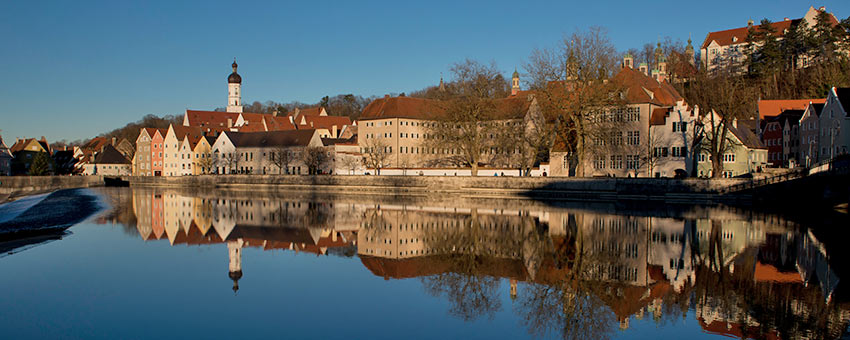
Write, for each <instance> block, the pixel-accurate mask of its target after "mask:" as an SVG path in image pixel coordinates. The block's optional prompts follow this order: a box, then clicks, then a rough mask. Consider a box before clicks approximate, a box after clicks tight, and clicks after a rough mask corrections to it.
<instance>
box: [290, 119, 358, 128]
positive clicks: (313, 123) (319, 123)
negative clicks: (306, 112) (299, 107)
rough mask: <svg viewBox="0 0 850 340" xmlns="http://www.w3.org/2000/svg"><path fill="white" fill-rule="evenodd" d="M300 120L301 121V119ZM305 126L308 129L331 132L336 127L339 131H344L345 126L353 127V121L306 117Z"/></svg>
mask: <svg viewBox="0 0 850 340" xmlns="http://www.w3.org/2000/svg"><path fill="white" fill-rule="evenodd" d="M299 120H300V119H299ZM298 123H299V127H301V126H304V127H306V128H308V129H328V130H331V129H332V128H333V126H334V125H336V128H337V130H342V127H343V126H345V125H351V119H350V118H348V117H340V116H304V123H305V124H304V125H300V123H301V122H300V121H299V122H298Z"/></svg>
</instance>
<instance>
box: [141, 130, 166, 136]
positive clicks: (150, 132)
mask: <svg viewBox="0 0 850 340" xmlns="http://www.w3.org/2000/svg"><path fill="white" fill-rule="evenodd" d="M143 129H145V131H147V132H148V135H149V136H151V138H153V136H154V135H155V134H156V132H157V131H159V135H160V136H162V137H165V134H166V133H168V129H155V128H143Z"/></svg>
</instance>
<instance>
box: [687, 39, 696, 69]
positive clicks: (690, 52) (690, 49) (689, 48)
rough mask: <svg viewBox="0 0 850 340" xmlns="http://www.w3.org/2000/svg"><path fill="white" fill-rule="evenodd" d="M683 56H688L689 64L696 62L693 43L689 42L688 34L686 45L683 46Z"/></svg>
mask: <svg viewBox="0 0 850 340" xmlns="http://www.w3.org/2000/svg"><path fill="white" fill-rule="evenodd" d="M685 56H686V57H687V58H688V63H690V64H691V65H694V64H696V59H695V58H694V45H693V44H692V43H691V37H690V36H688V46H687V47H685Z"/></svg>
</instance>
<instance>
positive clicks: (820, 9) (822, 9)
mask: <svg viewBox="0 0 850 340" xmlns="http://www.w3.org/2000/svg"><path fill="white" fill-rule="evenodd" d="M818 10H819V11H821V12H825V11H826V6H820V8H818Z"/></svg>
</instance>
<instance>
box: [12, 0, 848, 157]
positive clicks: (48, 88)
mask: <svg viewBox="0 0 850 340" xmlns="http://www.w3.org/2000/svg"><path fill="white" fill-rule="evenodd" d="M811 5H814V6H815V7H819V6H826V8H827V10H828V11H830V12H832V13H834V14H835V15H836V16H837V17H838V18H839V19H842V18H846V17H848V16H850V1H847V0H836V1H833V0H827V1H821V2H819V3H810V2H806V1H782V0H768V1H755V0H746V1H741V0H737V1H711V2H705V1H700V2H695V1H656V2H651V1H629V2H627V3H623V2H619V1H605V0H597V1H495V0H490V1H459V0H454V1H437V0H432V1H410V2H408V1H399V0H396V1H338V2H332V1H319V0H313V1H269V2H254V1H213V0H210V1H199V2H182V1H143V2H142V1H140V2H129V1H116V0H112V1H102V2H99V1H55V2H54V1H2V2H0V65H2V66H0V67H2V69H3V72H2V75H3V78H5V79H3V81H2V82H0V130H2V132H0V133H1V134H2V136H3V138H4V140H6V142H7V144H11V142H14V139H15V138H16V137H40V136H42V135H44V136H46V137H47V138H48V139H49V140H50V141H53V140H58V139H68V140H74V139H78V138H89V137H93V136H94V135H96V134H98V133H101V132H105V131H108V130H111V129H113V128H117V127H121V126H124V124H126V123H128V122H131V121H136V120H138V119H139V118H141V117H142V116H144V115H146V114H156V115H163V114H182V113H183V112H184V111H185V109H187V108H190V109H199V110H204V109H213V108H216V107H223V106H225V105H226V100H227V84H226V78H227V75H228V74H229V73H230V63H231V62H232V61H233V58H234V57H236V58H237V61H238V63H239V73H240V74H241V75H242V79H243V83H242V87H243V88H242V91H243V98H242V100H243V102H246V103H249V102H253V101H255V100H257V101H266V100H274V101H278V102H290V101H294V100H298V101H302V102H308V103H311V102H317V101H318V100H319V99H320V98H321V97H322V96H325V95H336V94H340V93H354V94H359V95H363V96H371V95H384V94H387V93H398V92H409V91H412V90H417V89H421V88H423V87H425V86H428V85H433V84H435V83H437V82H438V81H439V78H440V73H441V72H443V73H444V74H447V73H448V71H447V69H448V66H449V65H450V64H452V63H454V62H457V61H461V60H463V59H464V58H472V59H477V60H480V61H484V62H489V61H495V62H496V63H497V64H498V65H499V67H500V68H501V69H502V70H503V71H504V72H505V75H506V76H508V75H509V74H510V73H511V72H513V70H514V68H515V67H518V68H520V70H521V67H522V64H523V62H524V61H525V60H526V58H527V57H528V55H529V54H530V52H531V50H532V49H534V48H535V47H549V46H553V45H554V44H556V43H557V42H558V40H559V39H560V38H561V37H563V36H564V35H565V34H567V33H570V32H572V31H574V30H575V29H585V28H587V27H589V26H592V25H599V26H604V27H606V28H607V29H608V30H609V36H610V38H611V40H612V41H613V42H614V44H615V45H616V46H617V48H618V49H620V50H626V49H628V48H631V47H636V48H639V47H641V46H642V45H643V44H644V43H647V42H655V41H656V40H657V39H658V38H659V36H661V37H663V36H670V37H671V38H673V39H674V40H676V39H680V40H682V41H685V40H687V38H688V34H692V35H693V38H694V44H695V45H699V44H700V43H701V42H702V40H703V39H704V38H705V35H706V34H707V33H708V32H709V31H716V30H723V29H728V28H735V27H741V26H745V25H746V23H747V20H748V19H753V20H755V21H757V22H758V21H759V20H760V19H761V18H769V19H771V20H774V21H775V20H781V19H782V18H783V17H791V18H799V17H802V16H803V15H804V14H805V12H806V10H807V9H808V8H809V6H811ZM10 141H11V142H10Z"/></svg>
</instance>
